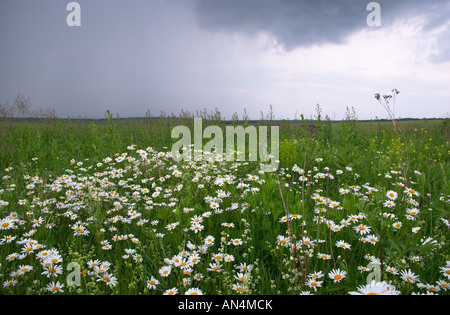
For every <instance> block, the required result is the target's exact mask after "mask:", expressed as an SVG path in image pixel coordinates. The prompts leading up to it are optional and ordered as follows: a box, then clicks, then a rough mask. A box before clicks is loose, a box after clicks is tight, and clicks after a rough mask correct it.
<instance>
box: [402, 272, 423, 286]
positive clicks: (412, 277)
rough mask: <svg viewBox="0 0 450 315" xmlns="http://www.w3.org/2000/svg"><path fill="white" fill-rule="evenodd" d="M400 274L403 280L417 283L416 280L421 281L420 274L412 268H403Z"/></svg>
mask: <svg viewBox="0 0 450 315" xmlns="http://www.w3.org/2000/svg"><path fill="white" fill-rule="evenodd" d="M400 275H401V278H402V280H403V281H405V282H408V283H415V282H416V281H419V276H418V275H416V274H415V273H414V272H412V271H411V269H408V270H402V271H401V272H400Z"/></svg>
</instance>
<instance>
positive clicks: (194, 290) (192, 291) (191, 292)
mask: <svg viewBox="0 0 450 315" xmlns="http://www.w3.org/2000/svg"><path fill="white" fill-rule="evenodd" d="M185 295H203V292H202V290H200V289H199V288H190V289H189V290H187V291H186V292H185Z"/></svg>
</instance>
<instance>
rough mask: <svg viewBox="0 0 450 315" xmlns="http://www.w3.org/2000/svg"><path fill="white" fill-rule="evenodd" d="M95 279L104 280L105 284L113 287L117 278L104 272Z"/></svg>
mask: <svg viewBox="0 0 450 315" xmlns="http://www.w3.org/2000/svg"><path fill="white" fill-rule="evenodd" d="M97 281H101V282H105V283H106V284H107V285H109V286H113V287H114V286H116V285H117V278H116V277H114V276H112V275H111V274H109V273H107V272H105V273H103V274H102V275H101V276H99V278H98V279H97Z"/></svg>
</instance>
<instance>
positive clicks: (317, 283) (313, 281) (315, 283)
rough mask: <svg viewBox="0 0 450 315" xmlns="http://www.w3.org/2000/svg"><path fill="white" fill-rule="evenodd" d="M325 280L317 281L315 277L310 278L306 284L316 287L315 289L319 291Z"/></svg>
mask: <svg viewBox="0 0 450 315" xmlns="http://www.w3.org/2000/svg"><path fill="white" fill-rule="evenodd" d="M322 283H323V281H317V280H316V279H315V278H310V279H308V281H307V282H306V286H307V287H310V288H312V289H314V291H317V288H320V287H322Z"/></svg>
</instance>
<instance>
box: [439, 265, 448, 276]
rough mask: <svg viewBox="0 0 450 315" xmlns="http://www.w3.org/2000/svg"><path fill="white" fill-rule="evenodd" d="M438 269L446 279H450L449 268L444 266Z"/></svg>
mask: <svg viewBox="0 0 450 315" xmlns="http://www.w3.org/2000/svg"><path fill="white" fill-rule="evenodd" d="M439 269H440V270H441V273H442V274H443V275H444V276H445V277H447V278H448V279H450V266H448V265H447V266H445V267H439Z"/></svg>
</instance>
